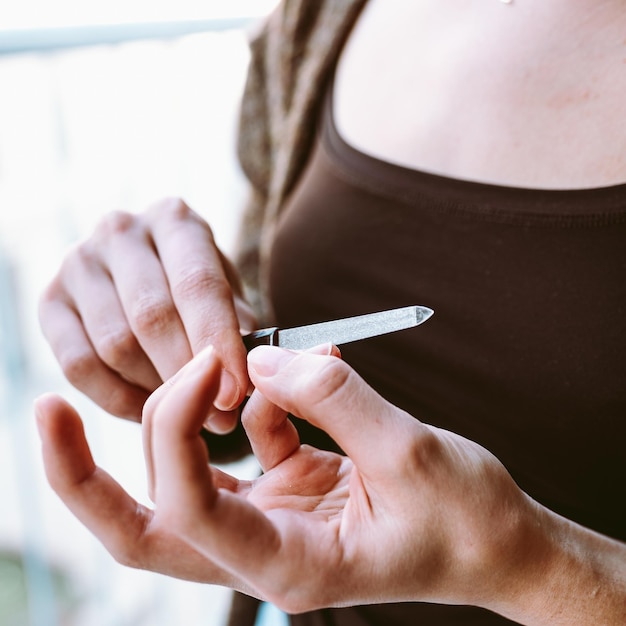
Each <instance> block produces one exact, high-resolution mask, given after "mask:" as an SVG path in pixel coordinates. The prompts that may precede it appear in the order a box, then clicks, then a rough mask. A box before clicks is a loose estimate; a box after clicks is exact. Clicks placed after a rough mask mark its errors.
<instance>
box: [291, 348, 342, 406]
mask: <svg viewBox="0 0 626 626" xmlns="http://www.w3.org/2000/svg"><path fill="white" fill-rule="evenodd" d="M326 360H327V362H326V364H325V365H324V366H323V367H321V368H318V369H316V370H314V371H313V372H312V373H311V374H310V375H308V376H306V377H304V378H303V380H302V383H301V385H300V386H299V388H297V391H296V392H297V395H298V396H299V397H300V398H301V399H302V400H303V401H305V402H306V403H307V405H308V406H316V405H322V404H326V403H332V402H333V401H334V399H335V398H336V397H337V396H338V395H339V394H340V393H342V392H343V391H344V389H345V388H346V384H347V383H348V380H349V379H350V378H351V377H352V375H353V370H352V369H351V368H350V367H349V366H348V365H347V364H346V363H345V362H344V361H342V360H341V359H337V358H335V357H326Z"/></svg>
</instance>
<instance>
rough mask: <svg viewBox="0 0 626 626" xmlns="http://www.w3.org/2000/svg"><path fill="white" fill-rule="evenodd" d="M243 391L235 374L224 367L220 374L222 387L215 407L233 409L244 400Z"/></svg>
mask: <svg viewBox="0 0 626 626" xmlns="http://www.w3.org/2000/svg"><path fill="white" fill-rule="evenodd" d="M242 395H243V394H242V391H241V386H240V385H239V382H238V381H237V379H236V378H235V376H234V375H233V374H232V373H231V372H229V371H228V370H227V369H225V368H223V369H222V371H221V374H220V387H219V391H218V394H217V398H216V399H215V407H216V408H217V409H219V410H220V411H233V410H234V409H236V408H237V407H238V406H239V404H240V403H241V401H242V399H243V398H242Z"/></svg>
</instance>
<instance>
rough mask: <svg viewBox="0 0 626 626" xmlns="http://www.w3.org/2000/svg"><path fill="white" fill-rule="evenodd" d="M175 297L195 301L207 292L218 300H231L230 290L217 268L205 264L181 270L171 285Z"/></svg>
mask: <svg viewBox="0 0 626 626" xmlns="http://www.w3.org/2000/svg"><path fill="white" fill-rule="evenodd" d="M172 292H173V294H174V296H175V297H178V298H181V299H183V300H192V301H197V300H200V299H205V298H206V297H207V294H211V298H213V299H219V300H222V301H224V300H232V297H233V295H232V290H231V287H230V285H229V284H228V282H227V281H226V280H225V279H224V277H223V275H222V274H221V272H220V271H219V269H216V268H211V267H207V266H194V267H188V268H185V269H183V270H181V273H180V275H179V277H178V279H177V280H176V282H175V283H174V285H173V286H172Z"/></svg>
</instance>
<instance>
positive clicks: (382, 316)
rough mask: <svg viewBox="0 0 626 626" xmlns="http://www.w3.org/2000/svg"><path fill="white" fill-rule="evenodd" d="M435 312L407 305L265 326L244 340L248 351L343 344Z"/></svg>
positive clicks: (421, 320)
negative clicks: (299, 323) (300, 323)
mask: <svg viewBox="0 0 626 626" xmlns="http://www.w3.org/2000/svg"><path fill="white" fill-rule="evenodd" d="M433 313H434V311H433V310H432V309H429V308H428V307H425V306H406V307H402V308H399V309H391V310H389V311H380V312H378V313H368V314H366V315H357V316H356V317H346V318H344V319H340V320H333V321H330V322H320V323H318V324H309V325H307V326H297V327H295V328H278V327H272V328H263V329H261V330H257V331H255V332H253V333H250V334H249V335H245V336H244V337H243V342H244V344H245V346H246V349H247V350H248V351H250V350H252V348H255V347H256V346H262V345H265V346H279V347H280V348H288V349H290V350H306V349H308V348H312V347H313V346H318V345H320V344H323V343H333V344H335V345H341V344H344V343H350V342H351V341H359V340H360V339H368V338H369V337H376V336H377V335H384V334H386V333H393V332H395V331H397V330H404V329H406V328H412V327H413V326H418V325H419V324H422V323H424V322H425V321H426V320H427V319H428V318H429V317H430V316H431V315H432V314H433Z"/></svg>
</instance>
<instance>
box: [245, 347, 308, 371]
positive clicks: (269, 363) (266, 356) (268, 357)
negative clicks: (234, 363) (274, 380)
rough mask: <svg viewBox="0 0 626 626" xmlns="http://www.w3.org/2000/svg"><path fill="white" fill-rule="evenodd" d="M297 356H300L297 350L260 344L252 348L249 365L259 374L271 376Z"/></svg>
mask: <svg viewBox="0 0 626 626" xmlns="http://www.w3.org/2000/svg"><path fill="white" fill-rule="evenodd" d="M296 356H298V354H297V352H292V351H290V350H285V349H283V348H276V347H273V346H259V347H258V348H255V349H254V350H251V351H250V353H249V354H248V365H249V366H250V367H251V368H252V369H253V370H254V371H255V373H256V374H258V375H259V376H263V377H265V378H269V377H270V376H274V375H275V374H276V373H277V372H278V371H279V370H281V369H282V368H283V367H285V365H287V363H289V362H290V361H292V360H293V359H294V358H295V357H296Z"/></svg>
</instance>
